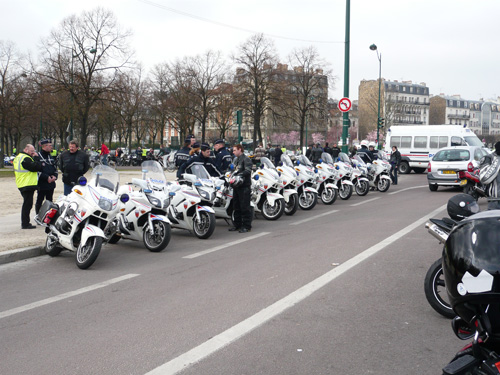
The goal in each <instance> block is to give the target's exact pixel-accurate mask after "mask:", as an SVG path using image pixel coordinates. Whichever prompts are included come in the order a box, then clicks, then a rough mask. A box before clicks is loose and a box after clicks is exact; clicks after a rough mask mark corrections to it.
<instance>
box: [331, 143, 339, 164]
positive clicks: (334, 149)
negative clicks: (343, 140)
mask: <svg viewBox="0 0 500 375" xmlns="http://www.w3.org/2000/svg"><path fill="white" fill-rule="evenodd" d="M331 150H332V153H331V155H332V158H333V160H335V159H337V158H338V157H339V154H340V148H339V146H338V145H337V144H336V143H334V144H333V147H332V148H331Z"/></svg>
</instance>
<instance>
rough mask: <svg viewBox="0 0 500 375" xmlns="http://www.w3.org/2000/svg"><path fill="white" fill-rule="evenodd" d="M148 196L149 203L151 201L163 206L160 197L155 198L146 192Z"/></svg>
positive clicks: (153, 203) (157, 205) (156, 205)
mask: <svg viewBox="0 0 500 375" xmlns="http://www.w3.org/2000/svg"><path fill="white" fill-rule="evenodd" d="M146 197H148V201H149V203H151V204H152V205H153V206H155V207H161V201H160V200H159V199H158V198H155V197H153V196H151V195H148V194H146Z"/></svg>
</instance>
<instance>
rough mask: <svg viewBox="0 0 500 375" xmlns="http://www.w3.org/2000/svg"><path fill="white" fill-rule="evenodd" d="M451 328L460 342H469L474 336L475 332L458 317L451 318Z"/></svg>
mask: <svg viewBox="0 0 500 375" xmlns="http://www.w3.org/2000/svg"><path fill="white" fill-rule="evenodd" d="M451 328H452V329H453V332H454V333H455V335H456V336H457V337H458V338H459V339H460V340H470V339H471V338H472V337H474V334H475V330H474V329H472V328H471V327H470V325H469V324H468V323H467V322H466V321H465V320H463V319H462V318H461V317H459V316H456V317H454V318H453V320H452V321H451Z"/></svg>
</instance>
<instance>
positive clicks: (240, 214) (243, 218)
mask: <svg viewBox="0 0 500 375" xmlns="http://www.w3.org/2000/svg"><path fill="white" fill-rule="evenodd" d="M233 209H234V226H235V227H236V228H246V229H252V210H251V206H250V186H243V187H239V188H236V189H233Z"/></svg>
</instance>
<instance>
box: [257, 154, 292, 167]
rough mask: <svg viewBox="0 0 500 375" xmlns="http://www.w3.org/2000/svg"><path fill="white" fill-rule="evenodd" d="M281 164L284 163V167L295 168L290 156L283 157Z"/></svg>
mask: <svg viewBox="0 0 500 375" xmlns="http://www.w3.org/2000/svg"><path fill="white" fill-rule="evenodd" d="M261 160H262V159H261ZM281 162H282V163H283V165H286V166H287V167H290V168H293V163H292V159H290V156H288V155H285V154H283V155H281Z"/></svg>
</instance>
